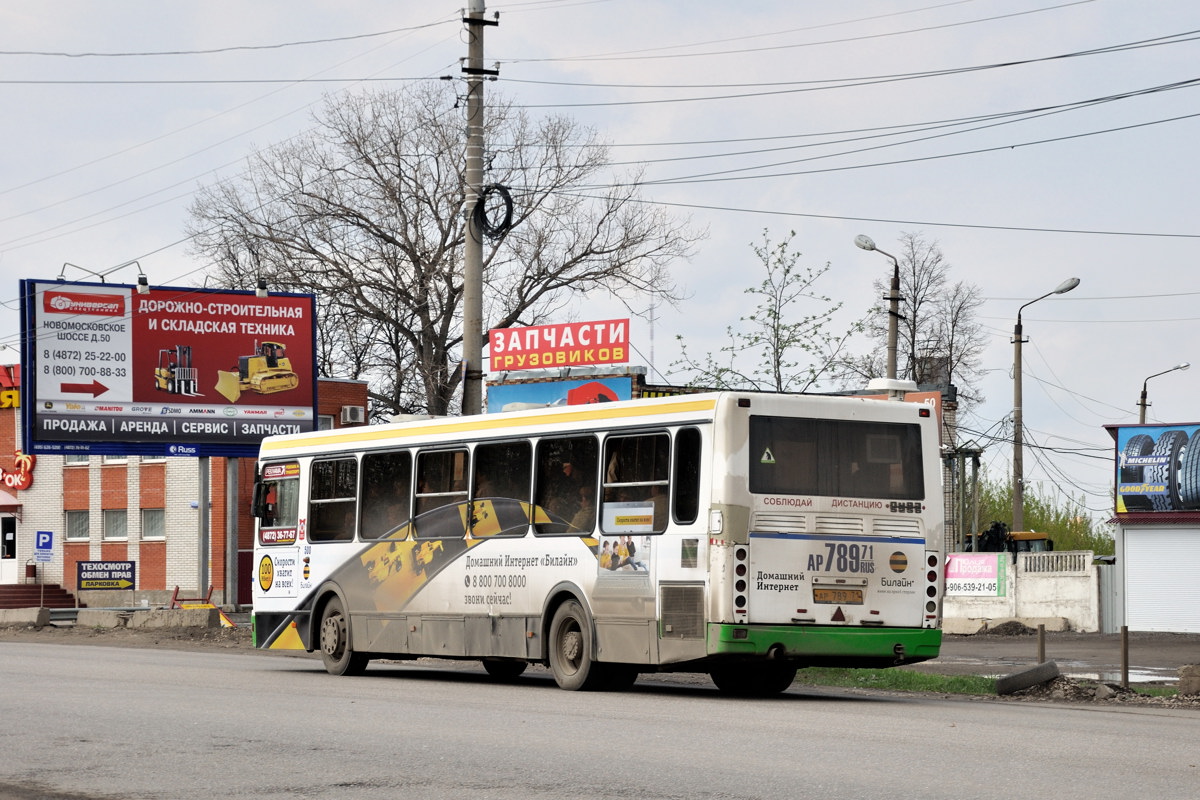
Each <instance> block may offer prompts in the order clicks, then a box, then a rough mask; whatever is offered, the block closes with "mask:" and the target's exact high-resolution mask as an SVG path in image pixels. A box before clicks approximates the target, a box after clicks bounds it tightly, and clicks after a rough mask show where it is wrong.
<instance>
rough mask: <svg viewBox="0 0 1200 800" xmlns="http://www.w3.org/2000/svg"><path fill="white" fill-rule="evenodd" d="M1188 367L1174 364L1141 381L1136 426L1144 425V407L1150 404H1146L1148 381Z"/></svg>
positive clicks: (1187, 365) (1185, 363)
mask: <svg viewBox="0 0 1200 800" xmlns="http://www.w3.org/2000/svg"><path fill="white" fill-rule="evenodd" d="M1190 366H1191V364H1189V363H1188V362H1186V361H1184V362H1183V363H1182V364H1176V365H1175V366H1173V367H1171V368H1170V369H1164V370H1163V371H1162V372H1156V373H1154V374H1153V375H1150V376H1148V377H1147V378H1146V380H1144V381H1142V397H1141V399H1140V400H1138V424H1139V425H1145V424H1146V406H1148V405H1150V403H1148V402H1147V401H1146V384H1147V383H1148V382H1149V381H1150V378H1157V377H1158V376H1159V375H1166V374H1167V373H1168V372H1174V371H1176V370H1180V369H1187V368H1188V367H1190Z"/></svg>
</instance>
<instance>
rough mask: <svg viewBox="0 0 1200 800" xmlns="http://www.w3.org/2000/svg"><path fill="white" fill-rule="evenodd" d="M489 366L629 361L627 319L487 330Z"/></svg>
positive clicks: (504, 368)
mask: <svg viewBox="0 0 1200 800" xmlns="http://www.w3.org/2000/svg"><path fill="white" fill-rule="evenodd" d="M488 357H489V363H488V369H489V370H491V371H492V372H511V371H513V370H520V369H554V368H556V367H581V366H587V365H593V364H625V363H628V361H629V320H628V319H608V320H600V321H596V322H567V323H563V324H561V325H534V326H531V327H527V328H493V329H492V330H490V331H488Z"/></svg>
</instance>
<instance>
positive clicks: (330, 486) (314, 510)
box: [308, 458, 358, 542]
mask: <svg viewBox="0 0 1200 800" xmlns="http://www.w3.org/2000/svg"><path fill="white" fill-rule="evenodd" d="M308 500H309V509H308V511H309V533H308V538H309V539H311V540H312V541H314V542H334V541H339V542H340V541H349V540H351V539H353V538H354V523H355V515H356V514H357V512H358V462H357V461H355V460H354V459H353V458H339V459H329V460H327V461H314V462H313V464H312V485H311V487H310V489H309V496H308Z"/></svg>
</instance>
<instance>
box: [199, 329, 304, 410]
mask: <svg viewBox="0 0 1200 800" xmlns="http://www.w3.org/2000/svg"><path fill="white" fill-rule="evenodd" d="M299 385H300V376H298V375H297V374H296V373H295V372H292V362H291V361H290V360H289V359H288V357H287V349H286V348H285V347H284V346H283V345H282V344H280V343H279V342H262V343H261V344H258V345H256V346H255V348H254V354H253V355H249V356H238V365H237V371H236V372H233V371H229V372H226V371H224V370H218V371H217V386H216V389H217V391H218V392H220V393H221V394H222V395H224V396H225V398H226V399H227V400H229V402H231V403H236V402H237V401H238V398H239V397H241V396H242V393H243V392H254V393H255V394H274V393H275V392H286V391H287V390H288V389H295V388H296V387H297V386H299Z"/></svg>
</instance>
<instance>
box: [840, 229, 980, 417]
mask: <svg viewBox="0 0 1200 800" xmlns="http://www.w3.org/2000/svg"><path fill="white" fill-rule="evenodd" d="M898 253H899V255H898V256H897V260H898V261H899V262H900V294H901V296H902V297H903V298H904V300H903V302H902V304H901V311H900V314H901V318H900V320H899V326H898V332H897V334H898V335H897V348H896V350H897V368H896V375H897V377H899V378H902V379H906V380H912V381H916V382H917V383H919V384H948V383H953V384H955V386H956V387H957V388H958V398H959V402H960V403H963V404H966V403H976V402H980V401H982V400H983V396H982V395H981V394H980V393H979V391H978V385H977V384H978V381H979V377H980V375H981V365H980V358H981V356H982V353H983V349H984V346H985V345H986V337H985V334H984V331H983V328H982V327H981V326H980V325H979V323H978V322H977V321H976V316H975V315H976V312H977V311H978V309H979V307H980V306H981V305H982V303H983V300H982V298H981V297H980V295H979V287H977V286H975V285H974V284H971V283H966V282H964V281H959V282H954V283H952V282H951V281H950V270H951V265H950V263H949V262H948V261H947V260H946V258H945V255H944V254H943V253H942V250H941V247H940V246H939V245H938V243H937V242H936V241H928V240H926V239H925V237H924V236H922V235H921V234H920V233H903V234H902V235H901V236H900V247H899V248H898ZM885 283H890V281H884V280H883V279H882V278H881V279H879V280H877V281H875V289H876V291H877V292H878V293H879V296H880V297H882V296H884V294H886V292H887V291H888V287H887V286H885ZM887 315H888V311H887V309H886V308H885V307H884V306H883V305H878V306H876V307H875V308H872V309H871V312H870V316H869V320H870V321H869V323H868V325H867V332H868V335H869V336H870V338H871V339H872V340H873V342H874V348H873V349H872V351H871V352H870V353H867V354H865V355H860V356H854V357H851V358H847V359H844V360H843V361H842V363H841V364H840V365H839V368H838V374H839V376H840V377H841V378H842V379H843V380H844V381H846V382H847V383H853V384H855V385H861V384H863V383H864V382H865V381H866V380H869V379H870V378H878V377H882V376H883V375H884V373H885V362H886V350H887V327H888V325H887V323H888V316H887Z"/></svg>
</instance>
